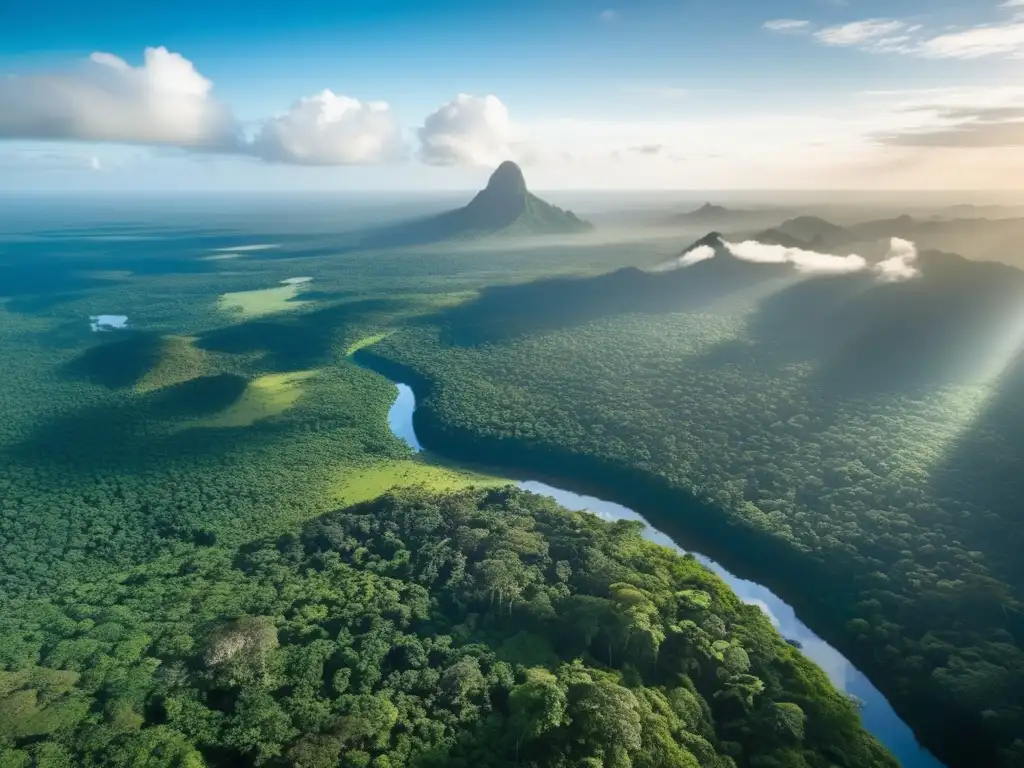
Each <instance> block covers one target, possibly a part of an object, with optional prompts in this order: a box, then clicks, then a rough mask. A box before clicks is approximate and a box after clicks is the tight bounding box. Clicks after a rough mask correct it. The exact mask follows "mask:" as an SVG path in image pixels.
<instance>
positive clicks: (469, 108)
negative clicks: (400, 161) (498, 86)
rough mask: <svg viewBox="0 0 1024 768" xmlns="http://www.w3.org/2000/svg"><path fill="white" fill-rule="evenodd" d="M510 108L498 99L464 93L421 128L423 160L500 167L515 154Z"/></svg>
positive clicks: (430, 117) (442, 163) (433, 163)
mask: <svg viewBox="0 0 1024 768" xmlns="http://www.w3.org/2000/svg"><path fill="white" fill-rule="evenodd" d="M510 130H511V129H510V123H509V116H508V109H506V107H505V105H504V104H502V103H501V100H500V99H498V97H497V96H484V97H482V98H481V97H477V96H470V95H469V94H466V93H460V94H459V95H458V96H456V97H455V99H454V100H453V101H450V102H448V103H447V104H445V105H444V106H442V107H440V108H439V109H438V110H437V111H435V112H433V113H431V114H430V115H428V116H427V119H426V120H425V121H424V123H423V126H422V127H421V128H420V129H419V131H418V135H419V140H420V158H421V159H422V160H423V162H425V163H427V164H429V165H482V166H491V165H497V164H498V163H500V162H501V161H502V160H507V159H508V157H509V155H510V153H511V151H510V148H509V141H510Z"/></svg>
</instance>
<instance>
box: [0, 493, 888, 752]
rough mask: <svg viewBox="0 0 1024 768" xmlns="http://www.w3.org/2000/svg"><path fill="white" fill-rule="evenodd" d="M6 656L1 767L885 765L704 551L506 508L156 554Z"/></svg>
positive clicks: (514, 504) (66, 595) (392, 498)
mask: <svg viewBox="0 0 1024 768" xmlns="http://www.w3.org/2000/svg"><path fill="white" fill-rule="evenodd" d="M0 648H2V649H3V656H2V661H3V664H4V669H5V670H6V671H2V672H0V695H2V698H0V765H4V766H30V765H38V766H70V765H113V766H189V767H195V766H201V765H205V764H223V765H294V766H335V765H343V766H369V765H373V766H392V767H394V766H402V765H410V766H414V765H421V766H430V765H436V766H460V765H467V766H468V765H494V766H498V765H510V766H511V765H524V766H526V765H535V766H540V765H550V766H556V765H559V766H580V765H593V766H600V765H605V766H630V765H633V766H651V767H653V766H680V767H681V766H694V767H696V766H708V767H715V766H722V767H723V768H724V767H726V766H733V765H738V766H789V767H794V768H795V767H796V766H822V768H824V767H825V766H832V765H844V766H851V768H855V767H857V766H864V767H865V768H867V767H868V766H872V767H876V766H885V765H893V766H895V762H894V761H893V760H892V759H891V758H890V757H888V756H887V755H886V754H885V752H884V751H883V750H882V748H881V747H880V746H879V745H878V744H877V742H875V741H874V739H872V738H871V737H870V736H867V735H866V734H865V733H864V731H863V730H862V729H861V727H860V723H859V719H858V717H857V714H856V711H855V710H854V708H853V706H852V705H851V704H850V703H849V702H848V701H847V700H846V699H845V698H844V697H843V696H842V695H840V694H838V693H837V692H835V690H834V689H832V688H831V685H830V684H829V683H828V681H827V679H826V678H825V676H824V673H822V672H821V671H820V670H819V669H817V668H816V667H814V666H813V665H811V664H810V663H808V662H807V661H806V660H804V659H803V658H802V657H801V656H800V654H799V653H798V652H797V651H796V650H795V649H793V648H792V647H790V646H789V645H788V644H786V643H785V642H783V641H782V639H781V638H780V637H779V636H778V635H777V634H776V632H775V631H774V630H773V629H772V627H771V625H770V624H769V622H768V620H767V618H766V617H765V616H764V615H763V614H762V613H761V611H760V610H759V609H758V608H756V607H752V606H746V605H744V604H742V603H740V602H739V601H738V600H737V599H736V598H735V596H734V595H733V594H732V593H731V592H730V591H729V590H728V588H727V587H726V586H725V585H724V584H723V583H722V582H721V581H720V580H719V579H718V578H717V577H715V576H714V575H712V574H711V573H710V572H708V571H707V570H706V569H705V568H704V567H703V566H701V565H699V564H698V563H697V562H696V561H694V560H693V559H692V558H689V557H686V558H684V557H680V556H678V555H676V554H674V553H672V552H670V551H669V550H666V549H663V548H661V547H658V546H656V545H653V544H650V543H648V542H645V541H644V540H643V539H642V538H641V537H640V531H639V527H638V526H637V525H636V524H630V523H620V524H608V523H603V522H601V521H600V520H598V519H597V518H596V517H594V516H591V515H587V514H581V513H570V512H566V511H565V510H563V509H561V508H559V507H558V506H557V505H555V504H554V503H553V502H551V501H550V500H548V499H544V498H542V497H538V496H534V495H530V494H526V493H523V492H520V491H516V490H514V489H495V490H486V491H485V490H481V491H465V492H462V493H458V494H452V495H447V496H440V497H437V496H431V495H426V494H424V493H423V492H419V491H409V492H405V493H402V494H398V495H387V496H385V497H383V498H381V499H379V500H377V501H374V502H369V503H364V504H362V505H358V506H355V507H351V508H348V509H344V510H341V511H338V512H332V513H330V514H327V515H325V516H322V517H320V518H318V519H316V520H314V521H312V522H310V523H308V524H306V525H305V526H304V527H302V528H301V530H296V531H295V532H294V533H288V534H284V535H281V536H277V537H270V538H265V539H260V540H257V541H255V542H253V543H250V544H248V545H245V546H243V547H242V548H241V549H239V550H236V551H232V550H229V549H225V548H219V547H205V548H199V549H196V550H194V551H192V552H190V553H189V554H188V555H187V556H184V557H173V556H165V557H162V558H158V559H156V560H155V561H153V562H152V563H149V564H146V565H142V566H138V567H135V568H132V569H130V570H128V571H126V572H125V573H124V574H123V575H122V576H121V578H120V579H119V580H118V581H116V582H110V583H104V584H96V585H91V586H90V585H79V586H76V587H74V588H68V589H64V590H58V591H57V593H56V594H55V595H54V596H53V599H52V600H51V601H36V602H32V603H29V604H27V605H26V606H25V608H24V609H23V610H22V611H21V612H19V614H18V615H17V616H10V615H9V616H6V617H5V621H4V625H3V635H2V636H0Z"/></svg>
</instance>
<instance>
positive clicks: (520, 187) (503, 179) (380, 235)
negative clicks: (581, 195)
mask: <svg viewBox="0 0 1024 768" xmlns="http://www.w3.org/2000/svg"><path fill="white" fill-rule="evenodd" d="M591 229H593V225H592V224H590V223H589V222H587V221H583V220H582V219H580V218H578V217H577V216H576V214H574V213H572V212H571V211H563V210H562V209H561V208H559V207H557V206H554V205H551V204H550V203H547V202H545V201H544V200H541V199H540V198H539V197H537V196H536V195H534V194H533V193H531V192H530V191H529V190H528V189H527V187H526V179H525V178H524V176H523V171H522V169H521V168H520V167H519V166H518V165H516V164H515V163H513V162H510V161H506V162H504V163H502V164H501V165H499V166H498V168H497V170H496V171H495V172H494V173H493V174H492V175H491V178H490V180H489V181H488V182H487V186H486V187H485V188H484V189H482V190H480V191H479V192H478V193H477V194H476V196H475V197H474V198H473V199H472V200H471V201H470V203H469V204H468V205H466V206H464V207H462V208H456V209H455V210H453V211H446V212H445V213H441V214H438V215H436V216H430V217H428V218H425V219H418V220H416V221H411V222H408V223H406V224H402V225H399V226H396V227H390V228H388V229H385V230H379V231H378V232H376V233H374V234H373V235H371V236H370V237H369V238H368V239H367V241H366V243H364V244H365V245H367V246H373V247H395V246H401V245H417V244H426V243H434V242H441V241H444V240H464V239H473V238H479V237H487V236H492V235H501V236H517V235H527V236H528V235H566V234H575V233H579V232H588V231H590V230H591Z"/></svg>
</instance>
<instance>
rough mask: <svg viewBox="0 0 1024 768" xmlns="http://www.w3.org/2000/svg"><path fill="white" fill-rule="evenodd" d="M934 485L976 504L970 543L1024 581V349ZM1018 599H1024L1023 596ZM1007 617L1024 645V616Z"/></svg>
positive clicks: (945, 495) (935, 473)
mask: <svg viewBox="0 0 1024 768" xmlns="http://www.w3.org/2000/svg"><path fill="white" fill-rule="evenodd" d="M1022 308H1024V303H1022ZM931 483H932V487H933V488H934V489H935V493H936V495H937V496H938V497H940V498H951V499H959V500H962V501H965V502H967V503H969V504H970V505H972V506H973V507H975V508H976V510H977V511H976V512H974V513H972V520H973V521H972V525H971V528H970V532H971V534H972V535H973V536H975V537H977V540H976V541H971V542H970V543H971V545H972V546H973V547H976V548H979V549H981V548H982V547H984V551H985V552H986V553H990V554H992V555H995V556H996V557H998V558H999V562H998V567H999V568H1000V569H1002V570H1005V571H1006V572H1008V573H1009V578H1008V579H1007V580H1008V581H1009V582H1010V583H1015V584H1020V583H1024V558H1021V557H1020V552H1021V551H1022V549H1024V508H1022V506H1021V499H1024V348H1019V349H1018V350H1017V353H1016V355H1015V357H1014V359H1013V360H1012V361H1011V362H1010V364H1009V365H1008V367H1007V369H1006V370H1005V371H1004V372H1003V374H1002V375H1001V376H1000V377H999V379H998V380H997V381H996V382H995V384H994V390H993V392H992V395H991V398H990V399H989V401H988V402H987V403H986V405H985V408H984V410H983V411H982V412H981V413H979V414H977V416H976V418H975V419H974V421H973V422H972V423H971V424H969V425H967V426H966V427H965V429H964V430H963V432H962V433H961V434H960V436H959V438H958V439H957V440H956V442H955V443H954V444H953V445H952V446H950V448H949V450H948V452H947V454H946V456H945V457H944V459H943V461H942V462H941V464H939V465H938V466H937V467H936V468H935V469H934V470H933V471H932V477H931ZM1016 598H1017V600H1019V601H1021V602H1024V594H1018V595H1017V596H1016ZM1006 618H1007V619H1010V618H1015V621H1014V627H1015V629H1014V630H1013V631H1014V635H1015V636H1016V638H1017V641H1018V642H1019V643H1024V615H1021V614H1020V613H1018V614H1016V616H1015V617H1014V616H1013V615H1012V614H1009V615H1007V617H1006Z"/></svg>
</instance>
